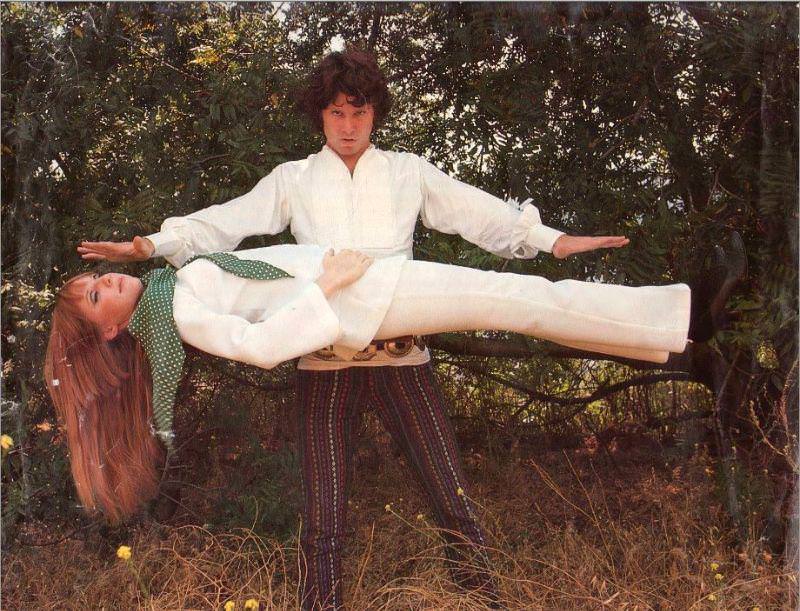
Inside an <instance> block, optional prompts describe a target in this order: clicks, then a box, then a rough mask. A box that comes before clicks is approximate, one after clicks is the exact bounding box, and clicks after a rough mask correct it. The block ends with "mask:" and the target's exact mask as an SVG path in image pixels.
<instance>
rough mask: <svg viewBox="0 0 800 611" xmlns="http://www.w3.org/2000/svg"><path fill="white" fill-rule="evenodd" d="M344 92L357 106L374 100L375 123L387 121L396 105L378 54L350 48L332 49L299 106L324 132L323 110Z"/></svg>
mask: <svg viewBox="0 0 800 611" xmlns="http://www.w3.org/2000/svg"><path fill="white" fill-rule="evenodd" d="M340 92H341V93H344V94H345V95H346V96H347V97H348V102H350V103H351V104H352V105H353V106H363V105H364V104H372V107H373V109H374V110H375V119H374V123H373V124H374V126H375V127H378V126H380V125H381V124H382V123H383V121H384V120H385V119H386V115H388V114H389V109H390V108H391V106H392V96H391V94H390V93H389V89H388V87H387V86H386V79H385V78H384V76H383V73H382V72H381V69H380V68H379V67H378V62H377V60H376V59H375V56H374V55H372V54H371V53H367V52H366V51H361V50H359V49H347V50H346V51H344V52H340V51H334V52H333V53H329V54H328V55H326V56H325V57H324V58H323V59H322V61H321V62H320V63H319V64H318V65H317V66H316V68H314V70H313V71H312V72H311V74H310V75H309V76H308V79H307V80H306V83H305V86H304V87H303V89H302V90H301V91H300V93H299V95H298V97H297V103H296V107H297V109H298V110H299V111H300V112H301V113H302V114H304V115H305V116H306V117H308V119H309V121H311V123H312V125H314V127H316V128H317V129H318V130H319V131H320V132H321V131H322V114H321V113H322V110H323V109H324V108H326V107H327V106H328V105H329V104H330V103H331V102H333V100H334V99H336V96H337V95H338V94H339V93H340Z"/></svg>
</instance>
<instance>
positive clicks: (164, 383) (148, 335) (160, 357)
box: [128, 253, 291, 450]
mask: <svg viewBox="0 0 800 611" xmlns="http://www.w3.org/2000/svg"><path fill="white" fill-rule="evenodd" d="M196 259H207V260H209V261H212V262H213V263H215V264H216V265H218V266H219V267H220V268H222V269H224V270H225V271H226V272H229V273H231V274H234V275H236V276H239V277H240V278H248V279H250V280H275V279H277V278H291V274H288V273H286V272H285V271H283V270H282V269H280V268H278V267H275V266H274V265H270V264H269V263H265V262H264V261H251V260H246V259H239V258H238V257H235V256H234V255H232V254H230V253H214V254H210V255H198V256H196V257H192V258H191V259H189V261H187V262H186V265H188V264H189V263H191V262H192V261H194V260H196ZM175 273H176V270H175V268H174V267H164V268H160V269H154V270H152V271H150V272H148V273H147V274H146V275H145V276H144V278H142V283H143V284H144V286H145V289H144V292H143V293H142V296H141V298H140V299H139V303H138V304H137V306H136V309H135V310H134V312H133V316H132V317H131V320H130V322H129V323H128V331H130V333H131V335H133V336H134V337H135V338H136V339H138V340H139V341H140V342H141V343H142V347H143V348H144V351H145V354H146V355H147V361H148V362H149V364H150V373H151V376H152V378H153V421H154V427H153V431H154V433H155V434H156V435H158V436H159V437H160V438H161V440H162V441H163V442H164V445H166V446H167V449H169V450H172V449H173V438H174V437H175V434H174V433H173V431H172V411H173V407H174V404H175V395H176V394H177V392H178V382H179V381H180V379H181V374H182V372H183V361H184V360H185V358H186V353H185V352H184V350H183V344H182V343H181V338H180V336H179V335H178V328H177V327H176V326H175V319H174V318H173V316H172V300H173V298H174V296H175V279H176V277H175Z"/></svg>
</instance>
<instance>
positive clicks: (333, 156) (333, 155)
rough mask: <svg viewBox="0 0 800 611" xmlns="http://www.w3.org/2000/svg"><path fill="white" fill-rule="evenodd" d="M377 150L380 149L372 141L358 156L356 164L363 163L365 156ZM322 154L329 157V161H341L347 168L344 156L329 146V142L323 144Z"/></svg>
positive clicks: (326, 157)
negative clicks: (340, 155)
mask: <svg viewBox="0 0 800 611" xmlns="http://www.w3.org/2000/svg"><path fill="white" fill-rule="evenodd" d="M377 150H378V149H376V148H375V145H374V144H372V143H371V142H370V145H369V146H368V147H367V148H366V149H364V152H363V153H361V157H359V158H358V161H357V162H356V165H357V164H359V163H361V161H362V160H363V159H364V158H365V157H367V156H371V155H372V152H373V151H377ZM320 156H322V157H324V158H325V159H327V160H329V161H336V162H338V163H340V164H341V165H342V166H343V167H344V168H345V169H347V166H346V165H345V163H344V161H343V160H342V158H341V157H339V154H338V153H337V152H336V151H334V150H333V149H332V148H331V147H329V146H328V144H327V143H325V144H323V145H322V150H321V151H320ZM348 172H349V171H348Z"/></svg>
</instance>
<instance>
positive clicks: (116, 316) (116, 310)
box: [75, 274, 144, 340]
mask: <svg viewBox="0 0 800 611" xmlns="http://www.w3.org/2000/svg"><path fill="white" fill-rule="evenodd" d="M75 282H76V284H77V285H78V288H79V289H80V290H81V293H82V299H81V301H80V302H79V305H78V309H80V311H81V313H82V314H83V316H84V317H85V318H86V319H87V320H88V321H89V322H92V323H94V324H95V325H96V326H97V327H98V328H99V329H100V331H101V333H102V334H103V336H104V337H105V338H106V339H107V340H111V339H113V338H114V337H116V335H117V333H118V332H119V330H120V329H124V328H125V327H126V326H127V324H128V321H129V320H130V318H131V316H132V315H133V311H134V309H136V304H137V303H138V301H139V297H140V296H141V294H142V292H143V290H144V287H143V286H142V281H141V280H139V279H138V278H136V277H134V276H128V275H126V274H103V275H102V276H101V275H99V274H94V275H92V276H86V277H84V278H81V279H79V280H76V281H75Z"/></svg>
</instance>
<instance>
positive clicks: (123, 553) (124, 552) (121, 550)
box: [117, 545, 131, 560]
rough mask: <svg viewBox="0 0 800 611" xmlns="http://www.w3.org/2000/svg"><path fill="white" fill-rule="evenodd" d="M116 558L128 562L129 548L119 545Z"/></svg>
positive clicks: (129, 557)
mask: <svg viewBox="0 0 800 611" xmlns="http://www.w3.org/2000/svg"><path fill="white" fill-rule="evenodd" d="M117 558H119V559H121V560H130V559H131V548H130V547H128V546H127V545H120V546H119V547H118V548H117Z"/></svg>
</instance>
